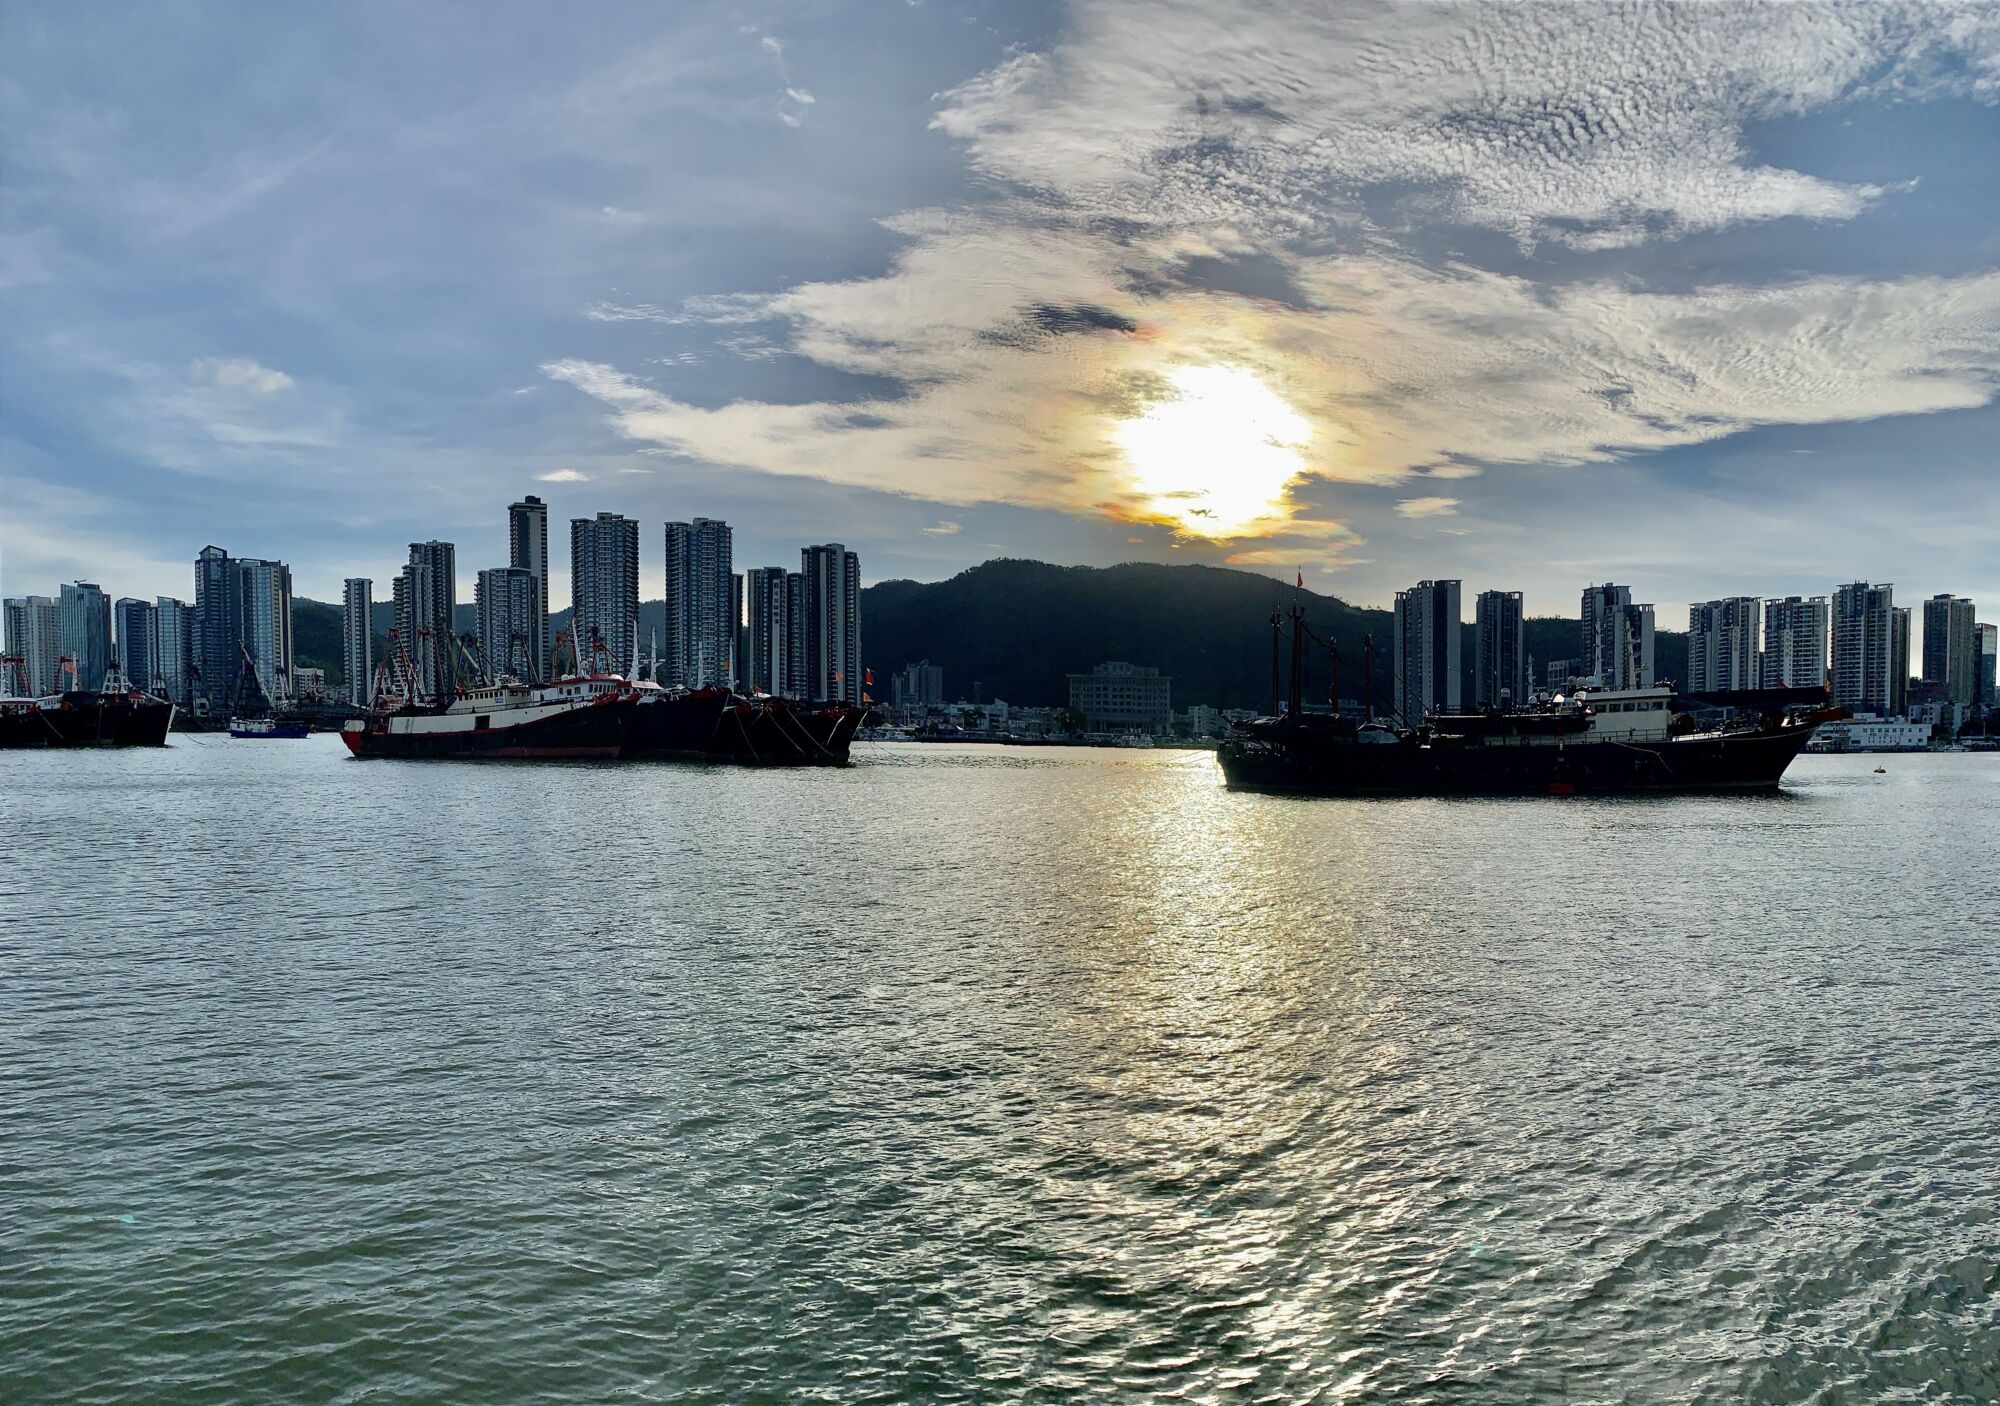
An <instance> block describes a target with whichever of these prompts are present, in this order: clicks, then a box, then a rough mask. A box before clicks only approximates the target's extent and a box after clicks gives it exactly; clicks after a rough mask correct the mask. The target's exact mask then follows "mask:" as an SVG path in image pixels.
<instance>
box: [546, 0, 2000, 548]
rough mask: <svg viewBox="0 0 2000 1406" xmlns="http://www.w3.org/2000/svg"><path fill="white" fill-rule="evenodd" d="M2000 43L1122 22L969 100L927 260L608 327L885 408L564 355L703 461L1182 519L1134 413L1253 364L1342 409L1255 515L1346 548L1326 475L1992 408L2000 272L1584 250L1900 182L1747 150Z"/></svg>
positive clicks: (1983, 26) (1863, 18)
mask: <svg viewBox="0 0 2000 1406" xmlns="http://www.w3.org/2000/svg"><path fill="white" fill-rule="evenodd" d="M1996 32H2000V12H1995V13H1994V15H1993V16H1991V17H1989V16H1988V15H1987V14H1986V13H1985V12H1983V11H1975V10H1951V11H1947V10H1946V9H1945V8H1944V7H1909V8H1905V9H1890V8H1888V7H1861V8H1858V9H1847V8H1843V7H1834V6H1816V7H1804V6H1779V5H1768V6H1680V7H1671V8H1667V9H1643V10H1642V9H1634V8H1628V7H1623V6H1605V7H1583V6H1575V7H1560V8H1557V7H1512V6H1456V7H1444V6H1408V5H1399V6H1359V7H1352V6H1349V7H1340V8H1325V7H1305V8H1303V9H1293V10H1286V11H1284V12H1283V13H1280V12H1278V11H1276V10H1271V11H1265V10H1255V9H1253V10H1248V11H1246V10H1244V9H1243V8H1242V7H1239V6H1234V5H1221V4H1210V5H1201V4H1176V5H1160V4H1150V3H1139V0H1087V3H1083V4H1080V5H1078V6H1077V7H1076V10H1075V13H1074V16H1073V19H1072V22H1071V23H1070V24H1069V25H1068V26H1067V27H1066V29H1065V34H1064V38H1063V40H1062V42H1061V43H1060V44H1059V45H1057V46H1055V47H1053V48H1051V49H1049V50H1048V51H1046V52H1037V51H1032V50H1022V51H1017V52H1014V53H1012V54H1010V55H1009V56H1008V57H1006V58H1005V59H1003V60H1002V61H1001V62H999V63H998V64H996V65H995V66H993V67H992V68H990V69H989V70H988V71H986V72H985V73H983V74H981V75H979V76H978V77H976V78H974V79H973V80H971V81H969V82H966V83H964V84H961V85H960V86H959V87H958V88H956V89H953V90H951V91H950V92H948V93H946V94H944V95H943V97H942V98H941V99H940V100H939V104H938V108H937V111H936V113H935V116H934V119H933V125H934V126H935V127H936V128H937V129H938V130H940V131H942V132H943V133H944V134H946V135H947V136H949V137H950V138H952V139H954V140H955V141H957V142H959V143H960V144H961V147H962V150H963V152H964V156H965V160H966V162H967V164H968V166H969V167H970V169H971V171H972V173H973V174H974V175H975V176H976V177H978V178H979V180H980V183H981V185H980V193H979V195H978V196H977V197H976V198H974V199H971V200H969V201H968V202H967V203H966V204H965V205H963V206H961V207H958V208H952V209H938V208H920V209H914V210H910V211H906V212H905V213H903V214H902V215H900V216H896V217H892V218H890V219H887V220H884V221H883V222H882V223H883V224H884V226H885V227H886V228H888V229H889V230H891V231H892V232H894V233H896V234H898V235H900V236H901V237H902V238H903V239H904V241H905V242H904V243H903V244H902V245H901V246H900V247H899V248H898V249H897V251H896V252H895V254H894V255H893V257H892V259H891V261H890V263H889V265H888V267H887V268H886V269H885V270H883V271H882V272H881V273H879V274H877V275H874V276H864V277H856V278H847V279H830V280H825V281H817V282H806V283H798V284H794V285H792V286H790V287H785V288H781V289H779V290H778V291H775V292H742V293H733V294H722V295H715V296H707V297H702V298H694V299H685V300H682V301H681V302H680V303H679V304H677V305H673V306H671V307H669V308H661V307H659V306H656V305H654V304H651V303H636V304H629V305H620V306H618V307H616V308H613V307H612V305H608V304H605V305H598V306H599V308H600V310H599V311H593V312H592V313H591V316H593V317H599V318H611V317H613V316H615V317H618V318H620V319H635V318H644V319H647V320H656V321H662V322H672V323H675V324H679V325H686V326H691V327H696V328H701V327H707V328H712V329H717V330H720V329H726V328H730V327H735V326H742V325H749V324H757V325H758V326H759V328H760V330H759V331H758V332H757V333H756V334H755V340H754V341H747V340H746V341H741V342H739V343H738V345H740V346H744V347H750V348H754V349H755V354H756V355H759V356H763V355H771V354H777V353H780V352H784V353H789V354H791V355H792V356H795V357H797V358H800V359H802V360H803V361H805V362H808V363H812V364H813V365H814V366H816V367H817V368H820V369H822V370H824V371H828V372H834V373H840V374H841V375H843V376H846V377H859V378H867V379H868V380H870V381H873V382H875V383H878V384H879V385H882V386H885V387H887V389H880V390H877V389H870V390H869V391H868V392H866V393H864V394H860V395H853V394H848V395H839V396H825V397H823V398H820V399H806V400H802V401H801V400H792V401H787V402H785V403H778V402H777V401H775V400H771V401H766V400H760V399H755V398H752V397H751V396H748V395H744V396H739V397H738V398H735V399H725V400H723V401H721V402H720V403H716V402H713V401H710V402H708V403H703V404H694V403H691V402H690V401H687V400H683V399H678V398H676V397H674V396H672V395H668V394H666V393H665V392H663V391H660V390H658V389H656V388H654V387H653V386H651V385H649V384H647V383H645V382H644V381H642V380H639V379H636V378H634V377H633V376H631V375H629V374H627V373H626V372H624V371H623V370H621V369H620V368H618V367H616V366H613V365H610V364H607V363H605V362H601V361H595V360H591V359H588V358H580V357H579V358H567V359H563V360H558V361H551V362H549V363H547V364H546V365H545V366H544V367H543V370H544V372H545V373H546V374H548V375H549V376H551V377H552V378H554V379H556V380H558V381H563V382H566V383H568V384H570V385H572V386H574V387H576V388H577V389H578V390H580V391H583V392H584V393H586V394H588V395H591V396H593V397H595V398H596V399H597V400H599V401H600V402H601V403H602V404H603V405H605V406H606V407H607V409H608V410H609V412H610V415H611V422H612V424H613V426H614V427H615V428H616V429H617V430H618V431H619V433H621V434H623V435H624V436H626V437H627V438H629V439H632V440H634V441H639V442H642V443H645V444H647V445H650V446H652V447H654V448H657V449H660V450H664V451H665V452H667V453H669V454H671V455H675V456H679V457H683V458H686V459H688V460H690V461H693V462H697V463H704V464H711V465H721V466H728V467H734V468H747V469H754V470H761V471H764V472H770V473H776V474H786V475H798V476H806V477H813V478H821V479H826V480H829V481H831V482H835V483H839V484H846V485H853V486H858V487H863V488H870V489H880V490H885V491H889V492H895V493H903V494H907V495H911V496H915V497H921V498H924V499H926V500H929V501H934V502H938V503H943V504H948V505H953V506H969V505H972V504H976V503H984V502H1002V503H1009V504H1017V505H1022V506H1027V507H1034V508H1055V509H1059V510H1062V511H1065V512H1071V513H1078V514H1087V515H1088V514H1105V515H1109V516H1111V517H1113V518H1122V519H1127V520H1132V521H1153V522H1157V521H1162V520H1163V518H1162V516H1161V513H1162V504H1163V503H1167V502H1168V501H1169V500H1171V498H1172V496H1173V495H1172V494H1171V493H1167V494H1161V493H1158V492H1149V491H1148V487H1147V484H1146V483H1145V482H1144V481H1143V480H1144V477H1145V475H1144V474H1143V473H1142V472H1141V471H1140V469H1141V467H1142V466H1137V465H1135V464H1134V463H1133V462H1132V461H1131V460H1130V459H1129V458H1128V456H1127V452H1126V444H1127V439H1128V437H1121V435H1120V433H1119V427H1120V426H1121V425H1123V424H1125V423H1127V422H1130V421H1132V420H1134V419H1137V418H1138V417H1141V416H1143V415H1144V414H1145V413H1146V412H1147V410H1148V409H1149V408H1150V407H1153V406H1156V405H1159V404H1160V403H1162V401H1163V400H1165V399H1167V398H1168V397H1170V396H1171V394H1172V387H1173V385H1174V378H1175V377H1176V376H1177V375H1179V374H1181V373H1183V372H1185V371H1186V370H1187V369H1189V368H1201V367H1213V368H1226V369H1228V370H1230V371H1232V372H1237V373H1243V374H1244V375H1246V376H1248V377H1251V378H1254V380H1255V381H1256V382H1257V383H1258V384H1259V385H1261V386H1262V387H1264V388H1266V389H1268V390H1269V391H1270V392H1271V393H1272V394H1273V395H1275V396H1276V397H1278V398H1279V399H1280V400H1282V401H1283V402H1284V404H1285V405H1286V406H1287V407H1289V408H1290V409H1291V410H1293V411H1295V412H1296V413H1297V414H1298V415H1299V416H1300V417H1302V418H1303V419H1304V421H1305V422H1306V423H1307V424H1308V425H1309V426H1310V431H1311V433H1310V437H1309V439H1308V440H1306V441H1305V442H1302V443H1301V444H1300V446H1299V451H1298V452H1299V455H1300V460H1301V463H1302V465H1303V468H1304V473H1303V474H1302V475H1301V476H1300V477H1299V478H1297V479H1295V480H1294V482H1293V483H1292V484H1291V486H1290V487H1291V491H1290V493H1289V496H1288V497H1287V498H1286V500H1285V511H1284V512H1283V513H1282V514H1280V515H1278V516H1277V517H1274V518H1272V519H1270V520H1267V521H1260V522H1259V523H1258V524H1257V525H1256V527H1255V529H1254V531H1255V533H1256V534H1257V535H1260V536H1261V535H1274V534H1275V535H1277V536H1280V537H1282V536H1283V535H1284V534H1287V533H1300V532H1304V533H1313V532H1319V531H1324V530H1326V529H1327V528H1328V527H1330V526H1344V514H1343V517H1342V518H1336V517H1335V516H1333V515H1332V514H1333V512H1334V511H1335V509H1334V508H1332V507H1329V506H1328V504H1329V503H1337V501H1338V500H1337V495H1334V496H1333V497H1331V498H1330V497H1329V496H1328V495H1325V494H1321V493H1316V492H1308V491H1307V490H1308V489H1309V487H1310V486H1311V485H1312V484H1313V483H1314V482H1317V481H1328V482H1332V483H1335V484H1341V483H1358V484H1397V483H1404V482H1408V481H1410V480H1411V479H1413V478H1416V477H1426V478H1436V479H1441V480H1453V479H1464V478H1470V477H1473V476H1476V475H1478V474H1480V473H1481V472H1483V471H1487V470H1491V469H1493V468H1496V467H1499V466H1505V465H1570V466H1576V465H1586V464H1593V463H1606V462H1610V461H1615V460H1617V459H1620V458H1623V457H1626V456H1629V455H1633V454H1636V453H1643V452H1647V451H1654V450H1660V449H1665V448H1671V447H1673V446H1678V445H1687V444H1699V443H1704V442H1708V441H1712V440H1716V439H1719V438H1722V437H1725V436H1728V435H1732V434H1736V433H1739V432H1741V431H1743V430H1745V429H1748V428H1752V427H1755V426H1761V425H1782V424H1790V425H1799V424H1813V423H1826V422H1834V421H1843V420H1861V419H1868V418H1874V417H1879V416H1885V415H1904V414H1922V413H1929V412H1934V411H1941V410H1950V409H1962V408H1966V407H1971V406H1978V405H1983V404H1986V403H1987V402H1988V401H1990V400H1991V399H1992V398H1993V395H1994V392H1995V387H1996V384H2000V275H1990V274H1966V275H1962V276H1958V277H1953V278H1895V277H1881V278H1859V277H1854V276H1851V275H1841V276H1817V277H1816V276H1809V275H1806V276H1798V275H1795V276H1792V277H1790V278H1788V279H1786V280H1785V281H1782V282H1778V283H1773V284H1764V285H1760V284H1756V283H1753V282H1723V281H1715V282H1710V283H1707V284H1705V285H1698V286H1693V287H1688V286H1677V287H1675V288H1673V289H1672V290H1671V291H1658V290H1653V289H1649V288H1648V287H1647V286H1646V285H1645V283H1644V281H1643V280H1642V279H1639V278H1637V277H1635V276H1633V275H1632V274H1630V273H1621V274H1620V275H1618V276H1616V277H1613V276H1609V275H1605V274H1598V275H1595V276H1593V275H1592V274H1591V273H1590V272H1589V270H1588V268H1587V267H1582V266H1579V265H1578V260H1580V259H1581V258H1582V257H1584V255H1586V254H1588V253H1589V252H1590V251H1604V250H1610V249H1622V248H1628V247H1631V246H1636V245H1641V244H1645V243H1648V242H1657V241H1661V240H1670V239H1675V238H1681V237H1685V236H1687V235H1689V234H1692V233H1696V232H1701V231H1710V230H1719V229H1724V228H1728V227H1731V226H1735V225H1760V224H1768V223H1769V222H1772V221H1777V220H1783V219H1811V220H1842V219H1849V218H1852V217H1853V216H1855V215H1856V214H1858V213H1860V212H1861V211H1863V210H1864V209H1866V208H1867V207H1868V206H1869V205H1870V204H1872V203H1874V202H1877V201H1880V200H1885V199H1892V198H1894V196H1893V194H1892V187H1891V186H1890V185H1889V184H1877V183H1871V182H1856V181H1838V180H1830V179H1826V178H1822V177H1819V176H1815V175H1812V174H1809V173H1806V172H1802V171H1796V170H1788V169H1784V168H1783V167H1782V166H1780V165H1777V164H1773V163H1771V162H1768V161H1760V160H1759V159H1758V158H1757V157H1755V156H1754V155H1753V153H1752V151H1751V149H1750V147H1749V145H1748V144H1747V143H1746V140H1745V137H1744V133H1745V131H1746V129H1747V128H1748V127H1749V126H1750V125H1751V124H1753V123H1760V122H1769V121H1773V120H1776V119H1781V118H1787V117H1797V116H1801V115H1804V114H1808V113H1813V112H1817V111H1821V110H1825V109H1831V108H1834V107H1836V106H1837V105H1840V104H1843V103H1853V102H1857V101H1861V100H1862V99H1863V98H1865V97H1866V96H1867V95H1869V94H1871V93H1879V92H1881V91H1883V90H1884V88H1885V85H1892V86H1894V87H1895V89H1896V92H1897V94H1898V95H1899V96H1900V97H1903V98H1914V97H1918V96H1935V95H1938V94H1940V93H1945V92H1950V93H1958V94H1963V95H1969V96H1981V95H1982V94H1983V95H1985V96H1994V94H1993V93H1991V92H1989V91H1988V90H1987V89H1983V88H1981V87H1980V84H1981V82H1983V81H1984V80H1981V79H1977V78H1972V77H1955V76H1952V75H1953V74H1954V73H1955V72H1957V70H1955V69H1954V68H1953V66H1952V65H1953V63H1958V64H1959V65H1960V67H1961V68H1966V65H1968V64H1970V63H1971V60H1970V59H1968V58H1967V56H1969V55H1972V56H1976V55H1978V54H1980V53H1986V52H1989V50H1988V49H1982V48H1981V47H1980V46H1981V45H1990V44H1991V42H1992V41H1991V36H1992V35H1993V34H1995V33H1996ZM760 43H763V45H764V47H765V49H766V51H767V52H768V53H769V54H770V55H771V57H772V59H773V61H775V62H778V63H780V64H782V63H783V62H784V51H783V46H782V45H779V44H777V43H776V42H775V41H774V40H771V39H770V37H769V36H765V37H764V38H763V39H762V40H760ZM1948 60H1949V62H1948ZM1976 69H1977V65H1976V64H1974V65H1972V66H1971V67H1970V68H1966V71H1967V72H1972V71H1974V70H1976ZM786 86H787V87H788V88H790V87H793V86H795V85H793V84H792V83H791V81H790V80H789V78H787V79H786ZM1989 86H1990V85H1989ZM1465 227H1472V228H1477V229H1485V230H1493V231H1498V232H1500V233H1501V234H1503V235H1505V236H1507V237H1508V238H1510V239H1512V240H1513V241H1515V243H1517V244H1518V245H1520V246H1521V247H1522V248H1524V249H1538V250H1543V251H1546V252H1545V253H1544V254H1543V255H1542V256H1541V258H1540V260H1539V261H1538V263H1537V264H1535V265H1531V266H1526V267H1523V266H1522V264H1521V262H1520V261H1518V260H1516V261H1514V262H1513V266H1512V267H1511V268H1510V269H1509V270H1508V271H1498V270H1495V269H1493V268H1487V267H1481V266H1480V265H1479V264H1478V263H1476V262H1473V261H1471V260H1469V259H1467V258H1464V257H1462V256H1461V257H1455V258H1451V259H1441V258H1439V257H1437V256H1436V255H1435V254H1434V253H1431V252H1428V251H1430V250H1433V249H1434V248H1435V247H1436V242H1435V241H1434V240H1430V239H1428V238H1426V237H1425V236H1427V235H1430V234H1434V233H1436V232H1438V231H1445V230H1453V229H1462V228H1465ZM1404 501H1405V503H1406V504H1407V505H1419V506H1416V507H1414V508H1406V509H1403V510H1400V511H1403V513H1404V515H1405V516H1412V515H1422V514H1425V513H1429V514H1432V515H1434V514H1436V513H1438V512H1442V511H1445V510H1446V509H1445V506H1444V505H1446V504H1450V503H1452V502H1453V501H1454V500H1451V499H1448V498H1442V497H1413V498H1409V499H1406V500H1404Z"/></svg>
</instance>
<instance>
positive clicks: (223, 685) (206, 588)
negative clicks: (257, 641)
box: [193, 546, 243, 716]
mask: <svg viewBox="0 0 2000 1406" xmlns="http://www.w3.org/2000/svg"><path fill="white" fill-rule="evenodd" d="M239 615H240V610H239V606H238V592H237V589H236V573H235V570H234V563H233V562H231V560H230V557H229V553H228V552H225V551H224V550H222V548H220V547H215V546H208V547H203V548H202V549H201V555H199V556H197V557H196V558H195V559H194V639H193V655H194V700H193V707H194V711H195V712H197V713H204V714H211V715H215V716H224V715H226V714H227V713H228V712H229V705H230V700H231V699H232V698H233V697H234V696H235V693H236V683H237V680H238V679H239V677H240V676H241V675H242V673H243V656H242V645H241V636H240V635H239V634H238V617H239Z"/></svg>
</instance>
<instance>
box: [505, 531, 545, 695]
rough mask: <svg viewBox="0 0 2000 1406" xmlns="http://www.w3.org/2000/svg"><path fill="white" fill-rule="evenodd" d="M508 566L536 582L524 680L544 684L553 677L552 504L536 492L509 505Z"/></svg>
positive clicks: (530, 616)
mask: <svg viewBox="0 0 2000 1406" xmlns="http://www.w3.org/2000/svg"><path fill="white" fill-rule="evenodd" d="M507 565H509V566H511V567H513V568H515V569H516V570H518V571H525V572H527V573H528V575H529V576H530V577H531V578H532V579H533V581H534V590H535V600H534V605H533V607H532V608H531V609H530V611H529V621H528V646H527V657H528V672H526V673H524V674H522V675H521V676H520V678H521V681H522V682H523V683H544V682H546V681H547V679H548V677H549V505H548V504H547V503H544V502H543V501H542V500H541V499H540V498H537V497H536V496H535V495H534V494H532V493H530V494H528V495H527V496H526V497H525V498H523V499H522V500H521V501H520V502H518V503H509V504H508V505H507Z"/></svg>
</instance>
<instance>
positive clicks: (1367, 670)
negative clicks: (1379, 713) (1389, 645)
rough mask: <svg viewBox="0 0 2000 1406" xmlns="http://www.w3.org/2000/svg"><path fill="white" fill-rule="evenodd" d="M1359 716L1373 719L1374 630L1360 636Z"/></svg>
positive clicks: (1368, 720)
mask: <svg viewBox="0 0 2000 1406" xmlns="http://www.w3.org/2000/svg"><path fill="white" fill-rule="evenodd" d="M1361 718H1362V721H1364V722H1371V723H1372V722H1374V721H1375V632H1374V631H1372V630H1371V631H1369V632H1368V633H1367V634H1365V635H1363V636H1362V637H1361Z"/></svg>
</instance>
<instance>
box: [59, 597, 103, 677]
mask: <svg viewBox="0 0 2000 1406" xmlns="http://www.w3.org/2000/svg"><path fill="white" fill-rule="evenodd" d="M60 602H61V606H62V650H63V653H64V654H65V655H66V656H68V658H69V659H71V660H72V661H73V662H74V663H75V666H76V672H75V674H74V675H72V677H73V678H74V679H75V682H74V683H73V684H72V683H68V682H65V683H64V684H63V685H62V687H64V688H81V689H85V690H96V689H100V688H102V687H104V675H105V673H106V672H107V671H108V670H109V669H110V668H111V597H109V596H107V595H105V594H104V591H103V589H102V588H101V587H99V586H96V585H93V584H92V583H91V582H89V581H73V582H69V583H67V584H65V585H64V586H63V588H62V594H61V597H60Z"/></svg>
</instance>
